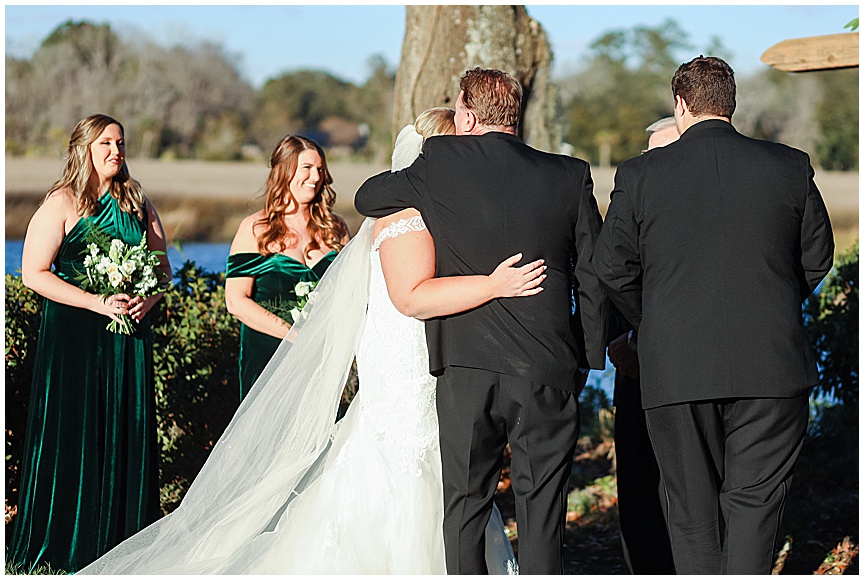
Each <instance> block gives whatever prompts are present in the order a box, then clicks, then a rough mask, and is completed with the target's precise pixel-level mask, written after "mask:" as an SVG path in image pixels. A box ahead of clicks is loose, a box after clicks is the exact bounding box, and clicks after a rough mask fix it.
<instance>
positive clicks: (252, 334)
mask: <svg viewBox="0 0 864 580" xmlns="http://www.w3.org/2000/svg"><path fill="white" fill-rule="evenodd" d="M335 258H336V251H335V250H334V251H332V252H330V253H329V254H327V255H325V256H324V257H323V258H321V259H320V260H318V262H316V263H315V264H314V265H313V266H312V267H311V268H309V267H307V266H306V265H305V264H303V263H302V262H299V261H297V260H295V259H294V258H292V257H290V256H286V255H284V254H271V255H270V256H263V255H261V254H257V253H254V252H241V253H237V254H231V255H230V256H228V263H227V266H226V272H225V276H226V277H227V278H243V277H250V278H254V279H255V282H254V285H253V289H252V300H254V301H255V302H258V303H259V304H260V303H264V302H270V301H273V300H277V299H278V300H285V301H294V300H296V299H297V294H296V292H295V290H294V288H295V286H296V285H297V283H298V282H317V281H318V280H319V279H320V278H321V276H323V275H324V271H325V270H326V269H327V267H328V266H329V265H330V264H331V263H333V260H334V259H335ZM288 322H291V321H290V320H289V321H288ZM280 342H281V341H280V340H279V339H278V338H276V337H275V336H270V335H269V334H264V333H263V332H258V331H257V330H254V329H252V328H249V327H248V326H246V325H245V324H241V325H240V356H239V364H240V399H241V400H242V399H243V397H245V396H246V394H247V393H248V392H249V389H251V388H252V385H254V384H255V380H256V379H257V378H258V377H259V376H260V375H261V371H263V370H264V367H265V366H267V363H268V362H269V361H270V358H271V357H272V356H273V353H275V352H276V349H277V348H278V346H279V343H280Z"/></svg>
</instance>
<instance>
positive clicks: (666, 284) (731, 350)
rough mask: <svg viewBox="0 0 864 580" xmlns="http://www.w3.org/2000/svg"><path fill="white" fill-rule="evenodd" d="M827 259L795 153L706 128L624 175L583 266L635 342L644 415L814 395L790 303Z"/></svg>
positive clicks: (794, 304) (824, 224)
mask: <svg viewBox="0 0 864 580" xmlns="http://www.w3.org/2000/svg"><path fill="white" fill-rule="evenodd" d="M833 254H834V241H833V234H832V232H831V224H830V222H829V220H828V213H827V211H826V209H825V204H824V202H823V201H822V196H821V195H820V193H819V190H818V189H817V188H816V184H815V183H814V181H813V168H812V167H811V166H810V159H809V157H808V156H807V154H806V153H804V152H802V151H798V150H797V149H792V148H791V147H787V146H785V145H780V144H777V143H770V142H767V141H758V140H756V139H750V138H748V137H745V136H743V135H741V134H739V133H738V132H737V131H736V130H735V129H734V127H733V126H732V125H731V124H730V123H727V122H725V121H721V120H715V119H712V120H706V121H702V122H699V123H697V124H695V125H693V126H691V127H690V128H689V129H688V130H687V131H685V132H684V134H683V135H681V138H680V139H679V140H678V141H676V142H674V143H671V144H670V145H667V146H666V147H661V148H658V149H653V150H651V151H648V152H647V153H645V154H643V155H641V156H640V157H636V158H634V159H630V160H628V161H626V162H624V163H623V164H621V165H620V166H619V167H618V170H617V172H616V174H615V189H614V191H613V192H612V202H611V204H610V206H609V211H608V213H607V214H606V221H605V223H604V225H603V231H602V232H601V234H600V239H599V240H598V242H597V246H596V248H595V250H594V257H593V265H594V268H595V270H596V271H597V274H598V275H599V277H600V280H601V282H602V283H603V284H604V286H605V287H606V289H607V291H608V293H609V295H610V297H611V298H612V301H613V302H614V303H615V304H616V306H618V308H619V309H620V310H621V312H622V313H623V314H624V315H625V316H626V317H627V319H628V320H629V321H630V322H631V323H632V324H633V325H634V326H635V327H636V328H637V329H638V330H639V366H640V377H641V381H642V403H643V406H644V407H645V408H646V409H647V408H651V407H657V406H660V405H666V404H672V403H681V402H688V401H699V400H706V399H717V398H726V397H731V398H744V397H792V396H796V395H799V394H801V393H802V392H804V391H806V390H807V389H809V388H810V387H812V386H813V385H815V384H816V383H817V381H818V378H817V372H816V362H815V359H814V356H813V352H812V350H811V348H810V344H809V342H808V340H807V337H806V335H805V334H804V328H803V325H802V316H801V302H802V301H803V300H804V299H805V298H806V297H807V296H809V295H810V293H811V292H812V291H813V289H814V288H815V287H816V285H817V284H818V283H819V282H820V281H821V280H822V278H823V277H824V276H825V274H827V273H828V271H829V270H830V269H831V264H832V262H833Z"/></svg>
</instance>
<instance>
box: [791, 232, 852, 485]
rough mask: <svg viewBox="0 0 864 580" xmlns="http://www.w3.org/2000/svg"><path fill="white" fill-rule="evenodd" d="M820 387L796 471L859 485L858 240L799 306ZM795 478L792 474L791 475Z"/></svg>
mask: <svg viewBox="0 0 864 580" xmlns="http://www.w3.org/2000/svg"><path fill="white" fill-rule="evenodd" d="M804 326H805V328H806V330H807V333H808V335H809V337H810V342H811V344H812V345H813V348H814V350H815V351H816V360H817V362H818V366H819V386H817V387H816V388H815V389H814V390H813V394H812V397H811V405H810V408H811V421H810V426H809V429H808V433H807V439H806V440H805V443H804V448H803V450H802V452H801V459H800V460H799V461H798V464H797V467H796V471H797V472H798V474H799V475H801V476H803V477H801V478H800V479H801V481H802V482H806V484H809V485H815V486H818V485H820V484H824V485H832V486H836V487H840V488H843V489H851V490H855V492H856V493H857V489H858V449H859V445H858V417H859V414H858V241H856V242H855V244H853V245H852V246H851V247H850V248H849V249H847V250H846V251H845V252H843V253H842V254H840V255H839V256H838V257H837V259H836V260H835V263H834V269H833V270H832V271H831V273H830V274H829V275H828V276H827V278H826V279H825V281H824V283H823V284H822V287H821V289H820V291H819V293H818V294H814V295H812V296H810V298H808V299H807V302H806V303H805V305H804ZM796 477H797V476H796Z"/></svg>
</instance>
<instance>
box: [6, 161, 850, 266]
mask: <svg viewBox="0 0 864 580" xmlns="http://www.w3.org/2000/svg"><path fill="white" fill-rule="evenodd" d="M128 163H129V169H130V172H131V173H132V175H133V177H135V178H136V179H138V180H139V181H140V182H141V183H142V185H143V186H144V189H145V190H146V191H147V193H148V195H149V196H150V197H151V199H152V200H153V202H154V203H155V204H156V206H157V209H158V210H159V214H160V216H161V218H162V222H163V224H164V226H165V229H166V233H167V235H168V237H169V239H172V240H173V239H174V238H178V239H181V240H182V241H211V242H228V241H230V240H231V238H232V237H233V234H234V232H235V231H236V228H237V225H238V224H239V222H240V219H242V218H243V217H244V216H245V215H248V214H249V213H252V212H254V211H257V210H258V209H260V208H261V206H262V204H263V201H262V199H261V194H262V192H263V187H264V182H265V180H266V179H267V173H268V168H267V166H266V164H265V163H263V162H207V161H157V160H152V159H130V160H129V162H128ZM61 169H62V160H60V159H30V158H18V157H6V159H5V172H6V237H7V238H8V239H21V238H23V237H24V233H25V231H26V225H27V223H28V222H29V221H30V217H31V216H32V215H33V212H34V211H36V207H37V206H38V203H39V200H40V199H41V197H42V195H44V193H45V192H46V191H47V190H48V188H49V187H50V186H51V184H52V183H53V182H54V181H55V180H56V179H57V177H58V176H59V174H60V170H61ZM387 169H388V167H387V166H386V165H380V164H366V163H348V162H331V163H330V173H331V174H332V175H333V188H334V189H335V191H336V194H337V200H336V213H338V214H339V215H341V216H343V217H344V218H345V219H346V220H347V221H348V225H349V227H350V228H351V231H352V232H355V231H356V230H357V228H358V227H359V226H360V223H361V222H362V218H361V216H359V215H357V213H356V212H355V211H354V203H353V202H354V193H355V192H356V191H357V189H358V188H359V187H360V185H361V184H362V183H363V181H364V180H365V179H366V178H367V177H370V176H372V175H376V174H377V173H380V172H382V171H386V170H387ZM592 175H593V178H594V194H595V196H596V198H597V204H598V206H599V208H600V213H601V214H603V215H605V214H606V208H607V207H608V205H609V194H610V192H611V191H612V187H613V183H614V175H615V170H614V168H601V167H595V168H592ZM816 183H817V185H818V186H819V189H820V191H821V192H822V196H823V197H824V199H825V204H826V206H827V207H828V213H829V214H830V216H831V221H832V224H833V226H834V230H835V240H836V242H837V247H838V249H842V248H845V247H847V246H848V245H849V244H850V243H851V242H852V241H854V240H855V237H856V236H857V235H858V172H846V173H841V172H824V171H817V172H816Z"/></svg>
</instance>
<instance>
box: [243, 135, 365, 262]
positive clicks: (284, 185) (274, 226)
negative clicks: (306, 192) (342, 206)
mask: <svg viewBox="0 0 864 580" xmlns="http://www.w3.org/2000/svg"><path fill="white" fill-rule="evenodd" d="M310 149H311V150H314V151H317V152H318V155H319V156H320V157H321V164H322V167H323V171H322V176H321V177H322V179H321V183H320V187H319V189H318V192H317V193H316V194H315V197H314V199H312V201H311V202H310V203H309V222H308V224H307V225H306V230H307V231H308V232H309V239H310V242H309V244H307V246H306V248H305V250H304V252H303V253H304V255H305V256H306V257H307V258H308V257H309V255H310V254H311V253H312V250H317V249H320V247H321V242H323V243H324V245H325V246H327V247H329V248H332V249H334V250H336V251H339V250H341V249H342V242H341V240H342V238H343V237H345V235H346V234H347V233H348V232H347V231H346V228H345V224H344V223H343V222H342V221H341V220H340V219H338V218H337V217H336V216H335V215H334V214H333V212H332V211H331V210H332V209H333V204H334V203H336V192H335V191H333V188H332V187H330V184H332V183H333V177H332V176H331V175H330V170H329V169H328V168H327V158H326V157H325V156H324V151H323V150H322V149H321V146H320V145H318V143H316V142H315V141H312V140H311V139H307V138H306V137H301V136H299V135H288V136H286V137H284V138H283V139H282V141H280V142H279V144H278V145H277V146H276V149H274V150H273V154H272V155H271V156H270V175H268V176H267V185H266V186H265V192H264V217H263V218H261V219H259V220H257V221H256V222H255V226H256V227H261V228H263V231H262V232H261V233H260V234H258V235H256V237H257V239H258V252H259V253H261V254H262V255H265V256H269V255H272V254H275V253H277V252H281V251H282V250H284V249H285V248H293V247H294V246H295V245H296V244H297V243H298V241H299V236H298V235H297V234H296V233H295V232H293V231H291V229H290V228H289V227H288V226H287V225H286V224H285V216H286V215H288V214H290V213H294V212H295V211H297V210H298V209H299V204H298V203H297V200H296V199H294V196H293V195H292V194H291V189H290V185H291V180H292V179H293V178H294V174H295V173H296V172H297V159H298V157H299V156H300V153H302V152H303V151H308V150H310Z"/></svg>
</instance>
